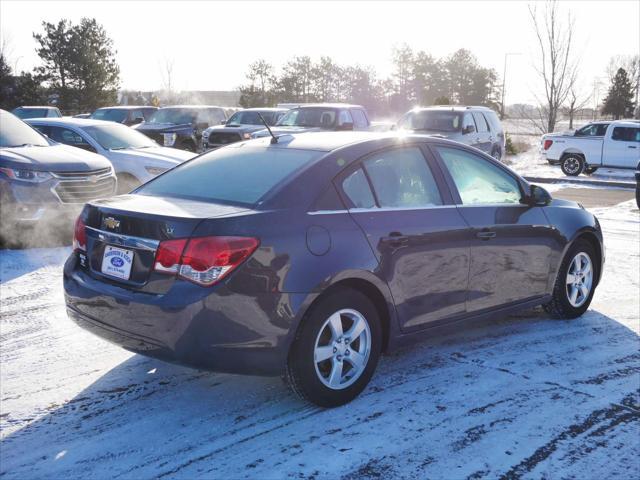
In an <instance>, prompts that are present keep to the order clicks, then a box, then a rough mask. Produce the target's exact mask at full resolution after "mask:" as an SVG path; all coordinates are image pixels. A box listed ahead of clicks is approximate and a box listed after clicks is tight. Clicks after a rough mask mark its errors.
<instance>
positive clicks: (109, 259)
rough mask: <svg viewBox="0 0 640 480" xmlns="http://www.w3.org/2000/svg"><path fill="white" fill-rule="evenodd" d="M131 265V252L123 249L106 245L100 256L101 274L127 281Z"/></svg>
mask: <svg viewBox="0 0 640 480" xmlns="http://www.w3.org/2000/svg"><path fill="white" fill-rule="evenodd" d="M131 265H133V252H132V251H131V250H126V249H124V248H118V247H112V246H111V245H107V246H106V248H105V249H104V254H103V255H102V273H104V274H105V275H110V276H112V277H117V278H121V279H123V280H129V277H130V276H131Z"/></svg>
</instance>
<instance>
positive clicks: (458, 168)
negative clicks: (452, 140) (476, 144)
mask: <svg viewBox="0 0 640 480" xmlns="http://www.w3.org/2000/svg"><path fill="white" fill-rule="evenodd" d="M436 150H437V151H438V153H439V154H440V157H441V158H442V161H443V162H444V166H445V168H446V169H447V170H448V171H449V173H450V174H451V177H452V178H453V182H454V183H455V185H456V188H457V189H458V192H459V193H460V198H461V199H462V204H463V205H480V204H491V203H509V204H513V203H520V199H521V198H522V194H521V192H520V185H519V184H518V181H517V180H516V179H515V178H514V177H512V176H511V175H509V174H508V173H507V172H505V171H504V170H502V169H501V168H499V167H497V166H496V165H493V164H492V163H490V162H489V161H488V160H485V159H484V158H482V157H479V156H478V155H475V154H473V153H470V152H466V151H464V150H460V149H457V148H449V147H436Z"/></svg>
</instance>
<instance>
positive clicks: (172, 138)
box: [163, 133, 178, 147]
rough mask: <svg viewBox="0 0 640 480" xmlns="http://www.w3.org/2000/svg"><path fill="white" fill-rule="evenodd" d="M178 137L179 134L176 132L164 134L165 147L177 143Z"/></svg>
mask: <svg viewBox="0 0 640 480" xmlns="http://www.w3.org/2000/svg"><path fill="white" fill-rule="evenodd" d="M176 138H178V135H176V134H175V133H165V134H163V139H164V142H163V143H164V146H165V147H173V145H174V144H175V143H176Z"/></svg>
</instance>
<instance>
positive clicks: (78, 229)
mask: <svg viewBox="0 0 640 480" xmlns="http://www.w3.org/2000/svg"><path fill="white" fill-rule="evenodd" d="M85 227H86V225H85V224H84V222H83V221H82V216H80V217H78V219H77V220H76V225H75V227H74V229H73V251H74V252H77V251H83V252H86V251H87V232H86V230H85Z"/></svg>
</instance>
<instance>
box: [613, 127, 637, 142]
mask: <svg viewBox="0 0 640 480" xmlns="http://www.w3.org/2000/svg"><path fill="white" fill-rule="evenodd" d="M611 138H612V139H613V140H618V141H621V142H640V128H633V127H614V128H613V134H612V135H611Z"/></svg>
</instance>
